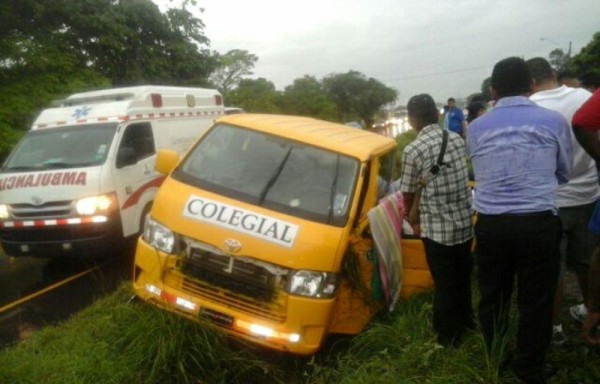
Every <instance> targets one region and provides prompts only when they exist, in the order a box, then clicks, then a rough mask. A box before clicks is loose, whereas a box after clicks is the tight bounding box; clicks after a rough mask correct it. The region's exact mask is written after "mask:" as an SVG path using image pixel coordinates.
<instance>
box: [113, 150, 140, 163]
mask: <svg viewBox="0 0 600 384" xmlns="http://www.w3.org/2000/svg"><path fill="white" fill-rule="evenodd" d="M137 160H138V158H137V152H136V150H135V149H133V148H131V147H121V148H119V152H117V168H123V167H126V166H128V165H133V164H135V163H137Z"/></svg>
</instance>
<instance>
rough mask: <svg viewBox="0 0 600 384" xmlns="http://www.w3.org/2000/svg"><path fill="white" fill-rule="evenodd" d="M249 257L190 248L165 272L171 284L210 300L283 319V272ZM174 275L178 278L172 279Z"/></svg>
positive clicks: (266, 316)
mask: <svg viewBox="0 0 600 384" xmlns="http://www.w3.org/2000/svg"><path fill="white" fill-rule="evenodd" d="M281 271H282V269H281V268H270V267H269V266H268V265H261V263H260V262H253V261H251V260H249V259H244V258H236V257H230V256H227V255H223V254H218V253H215V252H211V251H209V250H205V249H199V248H192V249H191V252H190V253H189V255H188V256H187V257H184V258H181V259H179V260H178V262H177V265H176V267H175V269H174V270H172V271H171V272H169V273H168V274H169V275H170V278H171V279H174V280H172V283H174V284H176V285H173V286H174V287H176V288H179V289H181V290H183V291H186V292H189V293H191V294H194V295H197V296H200V297H202V298H204V299H207V300H209V301H211V302H215V303H218V304H220V305H224V306H227V307H230V308H235V309H237V310H240V311H243V312H246V313H249V314H251V315H253V316H258V317H260V318H264V319H268V320H270V321H276V322H283V321H284V320H285V318H286V301H287V294H285V291H284V289H283V287H284V286H285V283H286V274H285V271H284V272H281ZM176 275H178V276H180V278H176Z"/></svg>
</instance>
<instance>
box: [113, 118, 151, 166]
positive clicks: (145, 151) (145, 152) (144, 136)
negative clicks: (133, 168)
mask: <svg viewBox="0 0 600 384" xmlns="http://www.w3.org/2000/svg"><path fill="white" fill-rule="evenodd" d="M124 147H129V148H132V149H133V150H135V154H136V157H137V160H141V159H145V158H146V157H149V156H152V155H154V154H155V153H156V149H155V146H154V136H153V134H152V127H151V126H150V123H141V124H131V125H128V126H127V128H126V129H125V133H124V134H123V140H121V145H120V147H119V149H121V148H124Z"/></svg>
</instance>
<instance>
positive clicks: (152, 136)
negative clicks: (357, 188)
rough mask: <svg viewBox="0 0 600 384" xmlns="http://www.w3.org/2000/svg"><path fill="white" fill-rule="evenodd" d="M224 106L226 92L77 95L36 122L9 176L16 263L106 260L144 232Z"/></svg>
mask: <svg viewBox="0 0 600 384" xmlns="http://www.w3.org/2000/svg"><path fill="white" fill-rule="evenodd" d="M224 113H225V108H224V106H223V101H222V98H221V95H220V94H219V92H218V91H216V90H212V89H202V88H182V87H165V86H136V87H127V88H115V89H109V90H101V91H92V92H85V93H77V94H74V95H72V96H69V97H68V98H66V99H65V100H61V101H58V102H55V103H54V105H53V107H51V108H48V109H45V110H43V111H42V112H41V114H40V115H39V117H38V118H37V119H36V120H35V122H34V124H33V127H32V128H31V130H30V131H29V132H28V133H27V134H26V135H25V136H24V137H23V139H22V140H21V141H20V142H19V143H18V144H17V146H16V147H15V148H14V149H13V151H12V153H11V154H10V156H9V157H8V158H7V159H6V161H5V163H4V164H3V166H2V168H1V169H0V242H1V244H2V248H3V249H4V251H5V253H6V254H8V255H11V256H36V257H52V256H76V257H79V256H86V255H98V254H99V253H100V254H104V255H106V251H107V250H109V251H110V250H111V249H112V250H117V249H120V248H117V247H119V246H120V245H122V244H124V240H125V239H128V238H133V237H135V236H136V235H137V234H139V233H140V231H141V228H142V225H143V221H144V217H145V215H146V213H147V212H148V211H149V209H150V206H151V204H152V201H153V199H154V195H155V193H156V190H157V189H158V187H159V185H160V184H161V182H162V181H163V179H164V175H160V174H158V173H156V172H155V171H154V162H155V159H156V152H157V150H158V149H171V150H175V151H176V152H178V153H179V154H180V155H182V154H183V153H184V152H185V151H186V150H187V149H188V147H189V146H190V145H191V144H192V143H194V142H195V141H196V139H197V138H199V137H200V136H201V135H202V134H203V133H204V132H205V131H206V130H207V129H208V127H210V126H211V125H212V123H213V121H214V119H215V118H216V117H219V116H221V115H224Z"/></svg>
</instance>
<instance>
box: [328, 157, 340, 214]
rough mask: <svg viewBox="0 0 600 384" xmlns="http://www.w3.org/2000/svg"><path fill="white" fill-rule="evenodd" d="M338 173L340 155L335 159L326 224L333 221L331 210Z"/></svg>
mask: <svg viewBox="0 0 600 384" xmlns="http://www.w3.org/2000/svg"><path fill="white" fill-rule="evenodd" d="M339 173H340V155H337V157H336V158H335V175H334V176H333V182H332V183H331V195H329V215H328V216H327V222H328V223H329V224H333V223H332V219H333V208H334V205H335V192H336V189H337V182H338V175H339Z"/></svg>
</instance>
